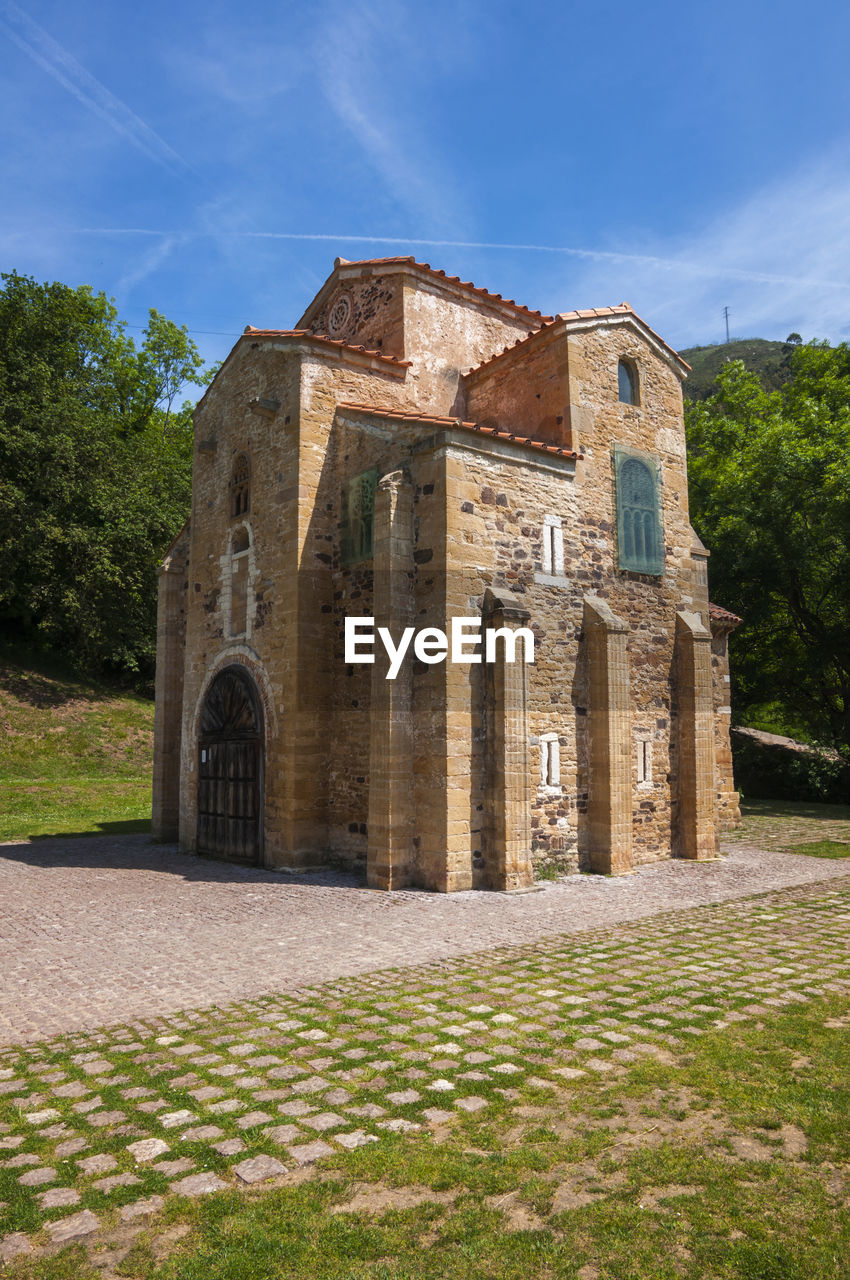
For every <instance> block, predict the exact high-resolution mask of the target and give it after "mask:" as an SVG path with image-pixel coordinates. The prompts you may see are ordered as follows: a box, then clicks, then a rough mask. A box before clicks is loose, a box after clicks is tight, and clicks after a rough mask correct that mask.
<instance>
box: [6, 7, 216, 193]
mask: <svg viewBox="0 0 850 1280" xmlns="http://www.w3.org/2000/svg"><path fill="white" fill-rule="evenodd" d="M0 31H3V32H4V33H5V34H6V35H7V36H8V38H9V39H10V40H11V41H12V42H13V43H14V44H16V45H17V46H18V48H19V49H22V50H23V52H24V53H26V54H27V55H28V56H29V57H30V58H32V60H33V62H35V63H36V64H37V65H38V66H39V67H41V68H42V70H43V71H45V72H46V73H47V74H48V75H49V76H51V77H52V78H53V79H54V80H55V81H56V82H57V84H60V85H61V86H62V87H63V89H67V91H68V92H69V93H70V94H71V95H72V96H73V97H74V98H76V99H77V101H78V102H80V103H82V105H83V106H85V107H87V108H88V110H89V111H91V112H92V113H93V114H94V115H96V116H98V117H99V118H100V119H101V120H103V121H104V122H105V123H106V124H108V125H109V126H110V128H112V129H114V130H115V132H116V133H119V134H120V135H121V136H122V137H124V138H126V139H127V140H128V141H129V142H131V143H132V145H133V146H134V147H136V148H137V150H139V151H141V152H142V154H143V155H145V156H147V157H148V159H149V160H153V161H154V162H155V163H156V164H158V165H161V166H162V167H163V168H165V169H168V170H169V171H170V172H171V173H175V174H182V175H185V174H186V173H189V172H192V173H193V172H194V171H193V170H192V169H191V166H190V165H189V164H188V163H187V162H186V161H185V160H184V159H183V157H182V156H180V155H179V154H178V153H177V152H176V151H175V150H174V148H173V147H171V146H169V144H168V143H167V142H166V141H165V139H164V138H161V137H160V136H159V134H158V133H156V132H154V130H153V129H151V128H150V126H149V125H147V124H145V122H144V120H142V119H141V118H140V117H139V116H137V115H136V113H135V112H134V111H131V109H130V108H129V107H128V106H127V104H126V103H125V102H122V101H121V99H120V98H117V97H116V96H115V94H113V93H111V92H110V90H109V89H107V88H106V86H105V85H103V84H101V82H100V81H99V80H97V79H95V77H94V76H93V75H92V74H91V73H90V72H89V71H87V70H86V68H85V67H84V66H82V65H81V64H80V63H79V62H78V61H77V59H76V58H75V57H73V55H72V54H70V53H69V52H68V50H67V49H65V48H63V47H62V45H61V44H59V42H58V41H57V40H54V38H53V37H52V36H51V35H49V34H48V33H47V32H46V31H45V30H44V28H43V27H40V26H39V25H38V23H37V22H33V20H32V18H30V17H28V16H27V14H25V13H23V12H22V11H21V10H20V9H19V8H18V6H17V5H15V4H12V3H11V0H0Z"/></svg>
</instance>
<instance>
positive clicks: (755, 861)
mask: <svg viewBox="0 0 850 1280" xmlns="http://www.w3.org/2000/svg"><path fill="white" fill-rule="evenodd" d="M725 848H726V850H727V856H726V857H725V858H723V859H722V860H721V861H719V862H713V863H705V864H702V865H695V864H688V863H684V862H662V863H656V864H654V865H653V866H650V867H645V868H643V869H642V870H640V871H639V872H638V873H637V874H636V875H634V876H628V877H624V878H621V879H604V878H602V877H597V876H575V877H572V878H571V879H569V880H567V881H563V882H559V883H548V884H545V885H544V886H543V887H542V889H541V891H540V892H536V893H529V894H524V895H517V896H511V895H503V894H488V893H459V894H452V895H439V894H428V893H420V892H411V891H402V892H397V893H390V894H388V893H380V892H372V891H369V890H367V889H364V888H361V887H359V886H358V885H357V884H356V882H355V881H354V880H353V879H352V878H351V877H346V876H343V875H334V874H332V873H328V874H324V875H312V876H301V877H293V876H289V875H286V874H280V873H274V872H266V871H254V870H248V869H243V868H239V867H234V866H230V865H226V864H220V863H213V862H209V861H206V860H204V859H201V858H196V857H191V856H189V855H185V854H181V853H178V852H177V851H176V849H174V848H172V847H169V846H154V845H151V844H150V843H149V842H148V838H147V837H146V836H123V837H120V838H116V839H112V838H109V837H103V836H102V837H96V838H92V839H86V838H81V839H56V840H52V839H51V840H39V841H38V842H36V843H33V844H5V845H0V974H2V980H1V981H0V1044H4V1043H5V1044H9V1043H25V1042H27V1041H32V1040H36V1039H40V1038H43V1037H47V1036H51V1035H56V1034H59V1033H61V1032H65V1031H75V1030H81V1029H85V1028H94V1027H97V1026H100V1025H107V1024H110V1023H115V1022H117V1021H120V1020H126V1019H129V1018H146V1017H154V1016H162V1015H164V1014H167V1013H169V1012H173V1011H175V1010H178V1009H186V1008H197V1007H204V1006H208V1005H212V1004H224V1003H227V1002H229V1001H232V1000H237V999H244V998H250V997H253V996H258V995H261V994H263V993H271V992H276V991H291V990H293V989H294V988H296V987H301V986H309V985H310V984H314V983H317V982H322V981H327V980H329V979H334V978H339V977H342V976H344V975H350V974H361V973H367V972H369V971H370V970H375V969H380V968H386V967H389V966H402V965H413V964H422V963H427V962H430V961H434V960H440V959H447V958H450V957H455V956H460V955H464V954H468V953H471V952H475V951H481V950H485V949H489V948H493V947H497V946H500V945H504V944H515V943H522V942H533V941H535V940H537V939H540V938H543V937H546V936H547V935H552V934H559V933H575V932H578V931H581V930H586V929H592V928H598V927H601V926H604V925H609V924H617V923H620V922H624V921H629V920H637V919H640V918H642V917H645V916H650V915H654V914H656V913H658V912H663V911H668V910H671V909H680V908H686V907H693V906H699V905H701V904H704V903H711V902H723V901H727V900H729V899H734V898H742V897H746V896H748V895H752V894H757V893H761V892H765V891H768V890H771V889H781V888H785V887H788V886H792V885H804V884H810V883H813V882H816V881H832V880H839V879H841V878H846V877H848V874H850V869H848V865H847V863H846V862H841V861H838V862H829V861H824V860H821V859H816V858H808V857H802V856H799V855H791V854H780V853H775V852H767V851H764V850H760V849H753V848H751V847H744V846H736V845H734V844H729V845H727V846H725Z"/></svg>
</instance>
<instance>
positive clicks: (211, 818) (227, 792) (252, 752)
mask: <svg viewBox="0 0 850 1280" xmlns="http://www.w3.org/2000/svg"><path fill="white" fill-rule="evenodd" d="M262 815H263V721H262V712H261V709H260V700H259V698H258V697H257V693H256V689H255V687H254V683H253V681H252V679H251V677H250V676H249V675H248V673H247V672H246V671H245V670H244V668H243V667H239V666H232V667H225V669H224V670H223V671H221V672H219V674H218V675H217V676H216V677H215V679H214V680H213V682H212V684H211V685H210V687H209V690H208V691H207V696H206V699H205V700H204V706H203V710H202V712H201V721H200V727H199V732H198V837H197V849H198V852H199V853H206V854H210V855H212V856H213V857H215V858H228V859H232V860H233V861H236V862H247V863H252V864H258V863H260V862H261V861H262Z"/></svg>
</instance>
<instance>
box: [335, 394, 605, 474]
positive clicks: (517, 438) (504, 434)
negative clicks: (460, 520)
mask: <svg viewBox="0 0 850 1280" xmlns="http://www.w3.org/2000/svg"><path fill="white" fill-rule="evenodd" d="M337 409H349V410H353V411H354V412H357V413H371V414H372V415H373V416H374V417H377V418H399V419H401V420H402V421H408V422H410V421H414V422H430V423H436V424H437V425H439V426H447V427H460V428H462V429H463V430H465V431H475V432H477V433H478V434H479V435H486V436H491V437H493V438H494V439H498V440H505V441H507V442H508V443H509V444H519V445H523V446H525V447H526V448H531V449H541V450H542V451H543V452H544V453H554V454H557V455H559V456H560V457H562V458H574V459H576V460H579V459H581V458H583V457H584V454H583V453H578V452H577V450H575V449H567V448H565V447H564V446H563V445H557V444H549V443H548V441H546V440H536V439H535V438H534V437H533V436H521V435H518V434H517V433H516V432H515V431H500V430H499V428H498V427H485V426H481V425H480V424H479V423H477V422H468V421H465V420H464V419H463V418H451V417H449V418H446V417H442V416H440V415H438V414H430V413H416V412H415V411H413V410H410V409H395V408H393V407H392V406H378V405H372V404H355V403H354V402H353V401H349V400H341V401H340V402H339V403H338V404H337Z"/></svg>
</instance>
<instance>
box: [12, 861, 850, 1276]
mask: <svg viewBox="0 0 850 1280" xmlns="http://www.w3.org/2000/svg"><path fill="white" fill-rule="evenodd" d="M848 920H850V880H848V878H846V877H845V878H844V879H843V880H833V881H832V882H830V881H826V882H821V883H818V884H815V885H812V886H809V887H803V888H801V887H797V888H793V889H786V890H782V891H779V892H775V893H771V894H768V895H763V896H760V897H757V898H749V899H745V900H743V901H734V902H727V903H724V904H720V905H710V906H706V907H701V908H697V909H694V910H690V911H685V912H681V911H674V912H667V913H665V914H662V915H656V916H654V917H652V918H651V919H647V920H643V921H637V922H631V923H628V924H625V925H620V926H614V927H608V928H606V929H599V930H596V931H593V932H586V933H584V934H582V935H581V936H572V937H569V936H566V937H565V936H563V935H561V936H550V937H548V938H546V939H544V940H543V941H538V942H535V943H522V944H520V943H516V944H514V945H513V946H511V947H506V946H505V947H501V948H499V949H497V950H494V951H491V952H478V953H477V954H476V956H475V958H474V961H472V962H470V961H469V960H468V959H464V958H460V959H455V960H448V961H447V960H439V961H437V962H434V963H432V964H430V965H423V966H420V967H418V968H411V969H407V970H404V971H402V972H396V973H395V974H390V973H386V972H383V973H374V974H366V975H360V976H357V977H349V978H347V979H345V980H344V981H337V982H333V983H326V984H324V985H321V986H316V987H314V988H308V989H306V990H302V991H298V992H289V993H287V994H284V995H281V994H278V995H275V996H264V997H261V998H258V999H255V1000H252V1001H244V1002H241V1003H239V1004H236V1005H233V1006H231V1007H229V1008H225V1009H220V1008H219V1009H207V1010H195V1011H189V1012H183V1013H179V1014H174V1015H170V1016H165V1017H157V1018H152V1019H149V1020H141V1019H135V1018H133V1019H129V1020H125V1021H124V1022H122V1023H120V1024H118V1025H116V1026H113V1027H112V1028H111V1029H109V1030H107V1031H92V1032H85V1033H76V1034H73V1035H69V1036H65V1037H61V1038H59V1039H54V1040H52V1041H48V1042H42V1043H39V1044H36V1045H32V1046H29V1047H27V1046H8V1047H6V1048H0V1081H3V1082H7V1083H9V1084H10V1085H11V1089H10V1091H9V1092H7V1093H5V1094H4V1095H3V1096H2V1097H0V1134H2V1135H3V1138H2V1140H0V1141H2V1142H3V1148H2V1150H3V1156H2V1158H0V1258H2V1257H3V1254H4V1252H5V1253H8V1254H11V1253H13V1252H14V1251H15V1250H18V1249H21V1248H23V1247H24V1243H25V1242H30V1243H31V1244H32V1246H33V1247H34V1248H42V1247H43V1246H42V1244H41V1243H40V1241H43V1240H44V1239H45V1233H46V1236H47V1238H49V1239H52V1240H53V1241H55V1243H56V1244H57V1245H58V1244H60V1243H62V1242H63V1241H67V1240H73V1239H77V1238H86V1237H89V1236H91V1237H93V1236H94V1235H95V1233H98V1232H99V1231H101V1230H102V1229H103V1226H104V1223H106V1224H107V1226H108V1223H109V1222H110V1221H112V1220H114V1217H115V1215H116V1214H117V1215H119V1216H120V1217H121V1218H122V1220H124V1221H128V1220H132V1218H133V1217H134V1216H136V1215H138V1216H140V1217H147V1216H150V1214H152V1213H156V1212H157V1211H158V1206H161V1205H162V1204H163V1203H164V1198H165V1197H167V1196H168V1195H169V1194H170V1195H182V1196H187V1195H188V1196H197V1195H206V1194H212V1193H214V1192H216V1191H222V1190H224V1189H229V1190H232V1189H236V1188H239V1187H240V1186H242V1187H246V1186H250V1185H251V1184H252V1182H254V1181H256V1182H257V1183H258V1184H259V1183H262V1182H264V1181H265V1180H266V1178H268V1177H277V1176H279V1177H284V1178H285V1177H286V1176H287V1173H286V1171H287V1170H289V1169H291V1170H293V1173H292V1176H293V1177H294V1176H295V1175H296V1171H297V1169H298V1168H300V1167H302V1166H305V1167H307V1168H308V1169H309V1167H310V1166H311V1165H312V1164H313V1163H315V1162H318V1161H322V1160H325V1159H328V1158H333V1159H336V1160H337V1161H345V1160H347V1159H348V1158H349V1157H348V1155H347V1153H348V1152H350V1151H354V1150H356V1149H357V1148H358V1147H360V1146H363V1145H365V1144H367V1143H379V1144H380V1143H387V1142H398V1141H405V1140H408V1136H409V1138H410V1139H412V1140H414V1141H423V1140H424V1141H428V1140H430V1139H429V1134H430V1133H432V1132H433V1133H434V1134H435V1135H436V1134H437V1133H438V1132H439V1131H440V1129H441V1127H444V1126H445V1125H447V1124H451V1123H454V1124H457V1125H469V1124H473V1123H475V1121H476V1118H477V1117H479V1116H480V1117H487V1116H489V1115H492V1114H493V1113H494V1111H498V1109H499V1108H500V1107H504V1105H505V1102H506V1101H508V1100H510V1099H512V1098H518V1097H520V1092H519V1091H520V1090H521V1089H523V1090H526V1091H528V1090H531V1091H535V1093H536V1092H537V1091H540V1092H542V1093H543V1094H544V1095H545V1094H546V1093H547V1092H550V1095H551V1091H552V1090H553V1089H555V1088H561V1089H563V1088H564V1087H569V1082H571V1081H581V1080H582V1078H585V1079H588V1080H592V1079H593V1078H610V1077H612V1076H613V1077H616V1075H617V1073H621V1072H623V1071H624V1070H625V1069H626V1064H628V1063H631V1062H636V1061H639V1060H640V1058H641V1057H642V1056H643V1055H645V1054H649V1055H659V1054H667V1055H668V1057H669V1055H670V1053H671V1051H672V1052H679V1053H681V1052H687V1050H688V1049H689V1047H690V1045H691V1044H693V1043H694V1039H693V1038H694V1037H696V1036H699V1035H703V1034H705V1033H706V1032H707V1031H710V1030H713V1029H722V1028H725V1027H728V1026H730V1025H731V1024H732V1023H733V1022H739V1021H747V1020H748V1019H754V1018H758V1017H762V1016H764V1015H766V1014H770V1013H774V1012H775V1011H777V1010H781V1009H783V1008H786V1007H789V1006H793V1005H797V1004H800V1003H805V1002H806V1001H808V1000H810V999H812V998H813V997H818V996H824V995H828V994H831V993H844V994H846V993H847V992H848V991H850V933H848V928H847V922H848ZM313 1032H321V1033H322V1034H321V1036H317V1035H313V1034H311V1033H313ZM364 1037H365V1038H364ZM248 1046H250V1047H248ZM257 1046H261V1048H262V1052H261V1053H255V1048H256V1047H257ZM360 1047H366V1051H365V1054H364V1056H360V1054H359V1052H358V1054H357V1056H356V1057H352V1056H351V1054H352V1050H355V1049H358V1050H359V1048H360ZM450 1048H451V1049H452V1050H456V1052H451V1053H449V1050H450ZM444 1055H448V1056H444ZM248 1056H250V1057H254V1058H255V1059H256V1060H259V1059H262V1060H263V1063H264V1065H263V1067H257V1068H256V1073H257V1074H256V1075H255V1076H253V1077H246V1076H245V1075H244V1073H242V1072H241V1068H240V1066H239V1064H241V1063H244V1062H245V1060H246V1057H248ZM469 1058H474V1059H475V1060H476V1063H477V1065H476V1067H475V1068H474V1069H473V1070H468V1069H467V1068H468V1065H469V1064H468V1059H469ZM92 1061H99V1062H100V1063H102V1064H106V1065H107V1066H109V1067H111V1068H112V1070H110V1071H106V1069H105V1067H104V1068H102V1070H103V1074H102V1075H101V1076H97V1077H93V1076H90V1075H89V1074H87V1073H86V1071H85V1067H86V1065H87V1064H88V1063H90V1062H92ZM411 1061H412V1062H415V1063H416V1064H417V1065H416V1066H415V1067H409V1066H408V1063H410V1062H411ZM231 1065H232V1066H234V1067H235V1068H236V1069H235V1071H234V1072H233V1073H230V1072H224V1071H223V1068H226V1067H228V1066H231ZM189 1067H190V1068H192V1069H191V1070H187V1068H189ZM288 1068H296V1069H295V1070H288ZM213 1072H218V1073H219V1074H218V1075H217V1076H216V1077H215V1078H216V1079H218V1080H221V1081H223V1082H224V1083H223V1084H222V1086H221V1089H223V1090H224V1091H225V1097H224V1098H221V1097H220V1089H219V1088H216V1089H214V1090H213V1094H212V1098H214V1099H215V1101H213V1100H212V1098H211V1099H210V1100H209V1101H208V1102H207V1103H206V1104H204V1103H200V1104H197V1103H196V1105H195V1111H192V1112H189V1109H188V1107H187V1105H186V1104H187V1102H188V1101H189V1094H188V1090H189V1089H192V1090H193V1091H194V1092H195V1093H196V1094H197V1093H198V1092H199V1091H203V1090H204V1089H205V1088H206V1087H207V1084H206V1083H205V1082H209V1081H210V1080H212V1079H213V1078H214V1077H213V1074H212V1073H213ZM306 1072H313V1074H305V1073H306ZM273 1073H275V1074H276V1075H278V1076H279V1078H280V1080H281V1081H288V1082H289V1083H287V1084H284V1085H282V1087H281V1088H280V1089H279V1090H277V1093H278V1094H279V1095H280V1096H281V1097H282V1101H280V1102H276V1103H275V1104H273V1105H270V1106H269V1107H268V1110H267V1111H264V1112H261V1113H259V1115H261V1116H263V1117H265V1118H266V1119H269V1120H270V1123H264V1122H258V1123H253V1124H251V1125H248V1126H242V1125H240V1117H241V1116H242V1112H243V1111H244V1112H246V1113H247V1115H248V1116H249V1117H250V1118H252V1119H257V1118H258V1113H257V1112H256V1110H255V1109H254V1108H253V1104H255V1103H256V1101H257V1095H258V1094H264V1095H265V1094H267V1093H268V1092H269V1090H268V1089H266V1088H264V1087H258V1086H257V1084H256V1083H253V1081H256V1080H259V1082H260V1085H261V1086H262V1085H264V1084H265V1083H266V1082H267V1080H268V1079H269V1078H270V1077H271V1076H272V1074H273ZM411 1073H415V1074H413V1075H412V1077H411ZM411 1078H412V1079H414V1080H415V1081H416V1083H415V1085H414V1086H413V1087H410V1086H408V1084H407V1083H406V1082H407V1081H409V1080H410V1079H411ZM246 1079H249V1080H251V1081H252V1083H250V1084H246ZM130 1081H132V1083H128V1082H130ZM304 1082H307V1083H308V1084H309V1089H308V1090H307V1093H306V1096H304V1095H303V1093H301V1087H302V1085H303V1083H304ZM70 1084H78V1085H79V1086H80V1090H77V1089H72V1090H69V1088H68V1085H70ZM152 1085H155V1088H156V1089H157V1090H159V1092H160V1093H161V1094H162V1095H163V1100H164V1103H165V1108H164V1110H163V1111H161V1112H156V1111H150V1110H144V1109H143V1108H144V1106H145V1102H146V1101H147V1100H149V1098H150V1096H151V1094H152V1093H153V1092H154V1089H153V1088H152ZM572 1087H581V1085H580V1084H579V1085H578V1086H576V1085H575V1084H574V1085H573V1086H572ZM287 1090H288V1091H289V1094H288V1095H287ZM80 1091H82V1094H83V1098H82V1099H81V1100H82V1101H83V1102H84V1103H85V1104H86V1105H87V1107H88V1104H91V1106H90V1107H89V1108H88V1109H86V1110H83V1111H81V1110H80V1099H79V1093H80ZM532 1096H534V1095H533V1094H532ZM119 1101H120V1102H121V1106H122V1110H120V1111H117V1110H116V1103H117V1102H119ZM222 1102H232V1103H233V1104H234V1107H233V1108H231V1109H230V1110H228V1111H221V1110H220V1108H221V1104H222ZM330 1106H333V1107H334V1110H333V1111H331V1110H329V1107H330ZM213 1108H219V1110H218V1111H216V1113H215V1114H216V1115H217V1122H216V1124H215V1125H211V1126H206V1125H205V1124H204V1123H201V1124H200V1125H196V1126H194V1127H193V1129H191V1130H189V1127H188V1125H186V1126H183V1127H181V1126H175V1125H173V1124H170V1126H169V1122H170V1120H171V1119H172V1118H173V1116H174V1115H178V1114H182V1115H183V1116H184V1117H185V1116H186V1115H190V1114H191V1115H194V1114H196V1113H197V1114H199V1115H200V1116H201V1118H202V1121H203V1119H204V1118H205V1115H206V1113H207V1112H209V1111H211V1110H212V1109H213ZM44 1112H50V1113H54V1112H55V1113H56V1114H57V1115H58V1117H59V1119H58V1122H57V1123H51V1122H50V1121H51V1120H52V1114H51V1117H50V1120H43V1121H42V1123H40V1124H33V1123H32V1121H31V1117H32V1116H33V1115H39V1114H42V1115H43V1113H44ZM125 1113H126V1115H127V1117H128V1120H129V1123H125V1122H124V1120H123V1117H124V1115H125ZM272 1113H274V1115H273V1118H272ZM99 1114H100V1115H106V1116H113V1117H114V1116H115V1115H116V1114H117V1115H120V1116H121V1117H122V1120H120V1121H119V1120H116V1119H111V1120H109V1121H107V1122H106V1123H104V1124H102V1125H96V1126H93V1127H92V1126H91V1117H92V1116H96V1115H99ZM284 1117H286V1123H285V1124H281V1123H280V1121H281V1120H282V1119H283V1118H284ZM75 1133H76V1134H85V1138H83V1139H82V1144H83V1145H82V1147H79V1146H75V1145H73V1144H74V1143H75V1138H74V1137H73V1136H69V1135H74V1134H75ZM317 1133H318V1134H321V1135H322V1136H317ZM163 1134H164V1135H165V1139H163V1137H162V1136H161V1135H163ZM221 1134H223V1135H225V1136H224V1137H223V1138H221V1137H220V1136H219V1135H221ZM190 1135H191V1136H190ZM17 1139H21V1141H20V1142H19V1143H16V1142H15V1141H14V1140H17ZM10 1140H13V1141H10ZM69 1145H70V1151H69V1155H68V1157H67V1158H60V1151H68V1150H69ZM178 1145H179V1146H180V1147H181V1148H182V1150H183V1151H185V1152H187V1154H185V1155H183V1154H181V1155H180V1157H179V1158H176V1159H175V1158H174V1153H175V1147H176V1146H178ZM20 1147H23V1148H24V1149H23V1150H20V1149H19V1148H20ZM79 1150H85V1151H86V1155H85V1156H83V1157H81V1158H80V1159H79V1160H77V1159H76V1158H74V1157H75V1156H76V1153H77V1152H78V1151H79ZM6 1152H9V1153H11V1154H8V1155H7V1154H6ZM159 1156H165V1157H166V1158H164V1159H159ZM107 1169H108V1170H112V1169H114V1170H115V1172H110V1173H108V1174H107V1176H106V1177H105V1178H98V1177H96V1175H97V1174H98V1173H99V1172H101V1171H104V1170H107ZM32 1173H35V1174H36V1175H40V1176H37V1177H36V1178H31V1176H30V1175H31V1174H32ZM243 1174H247V1177H245V1176H243ZM30 1184H31V1185H30ZM69 1211H71V1212H69ZM40 1233H41V1234H40ZM51 1247H52V1246H51Z"/></svg>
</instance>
